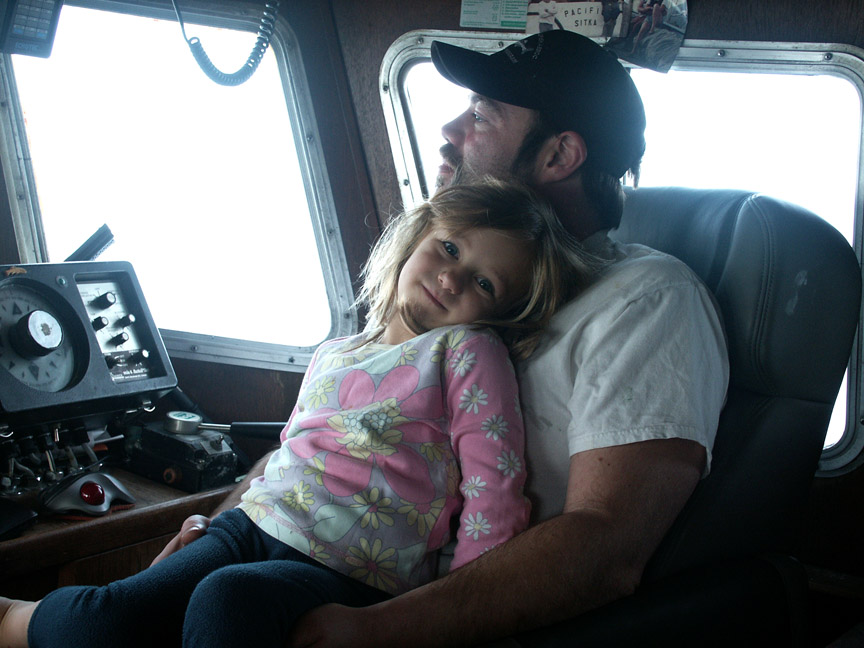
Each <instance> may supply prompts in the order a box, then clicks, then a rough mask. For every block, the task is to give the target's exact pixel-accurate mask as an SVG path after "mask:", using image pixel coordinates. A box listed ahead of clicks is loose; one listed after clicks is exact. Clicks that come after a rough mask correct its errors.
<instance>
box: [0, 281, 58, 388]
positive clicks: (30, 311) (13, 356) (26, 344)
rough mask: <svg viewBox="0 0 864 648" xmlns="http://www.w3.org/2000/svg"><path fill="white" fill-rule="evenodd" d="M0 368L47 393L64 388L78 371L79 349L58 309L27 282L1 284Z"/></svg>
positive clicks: (29, 385)
mask: <svg viewBox="0 0 864 648" xmlns="http://www.w3.org/2000/svg"><path fill="white" fill-rule="evenodd" d="M0 367H2V368H3V369H5V370H6V371H8V372H9V373H10V374H12V376H13V377H14V378H15V379H16V380H19V381H20V382H22V383H24V384H25V385H27V386H28V387H32V388H33V389H38V390H40V391H46V392H57V391H60V390H61V389H63V388H64V387H66V386H67V385H68V384H69V383H70V382H71V381H72V377H73V375H74V373H75V351H74V349H73V346H72V342H71V340H70V339H69V336H68V335H65V334H64V330H63V324H62V321H61V318H60V317H59V316H58V315H57V314H56V309H54V308H53V307H52V306H51V303H50V302H49V301H48V300H47V299H46V298H45V297H43V296H42V295H41V294H40V293H38V292H37V291H35V290H33V289H32V288H29V287H27V286H25V285H21V284H17V283H6V284H4V285H0Z"/></svg>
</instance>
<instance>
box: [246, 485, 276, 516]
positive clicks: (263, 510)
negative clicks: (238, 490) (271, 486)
mask: <svg viewBox="0 0 864 648" xmlns="http://www.w3.org/2000/svg"><path fill="white" fill-rule="evenodd" d="M271 499H272V497H271V493H270V491H269V490H267V489H266V488H262V487H260V486H253V487H252V488H250V489H249V490H248V491H246V492H245V493H243V496H242V497H241V502H240V505H239V508H241V509H243V511H244V512H245V513H246V515H248V516H249V517H250V518H251V520H252V521H253V522H254V523H255V524H258V522H260V521H261V520H263V519H264V518H265V517H267V516H268V515H269V514H270V506H268V504H269V503H270V501H271ZM265 502H266V503H265Z"/></svg>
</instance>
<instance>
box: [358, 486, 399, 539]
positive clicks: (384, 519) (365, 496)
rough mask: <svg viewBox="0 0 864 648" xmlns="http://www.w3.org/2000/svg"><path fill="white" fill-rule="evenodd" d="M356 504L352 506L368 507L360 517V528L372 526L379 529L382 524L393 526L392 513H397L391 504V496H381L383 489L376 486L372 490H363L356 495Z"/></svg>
mask: <svg viewBox="0 0 864 648" xmlns="http://www.w3.org/2000/svg"><path fill="white" fill-rule="evenodd" d="M354 502H355V503H354V504H351V508H363V507H366V512H365V513H364V514H363V516H362V517H361V518H360V528H361V529H365V528H366V527H367V526H371V527H372V528H373V529H378V528H379V527H380V526H381V525H382V524H383V525H385V526H393V517H392V515H391V514H392V513H395V512H396V511H395V509H393V508H392V507H391V506H390V504H392V503H393V500H391V499H390V498H389V497H381V491H380V490H379V489H378V487H377V486H376V487H375V488H373V489H372V490H369V491H363V492H362V493H358V494H357V495H355V496H354Z"/></svg>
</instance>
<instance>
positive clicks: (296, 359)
mask: <svg viewBox="0 0 864 648" xmlns="http://www.w3.org/2000/svg"><path fill="white" fill-rule="evenodd" d="M65 4H67V5H74V6H76V7H83V8H87V9H96V10H101V11H109V12H114V13H122V14H131V15H135V16H141V17H143V18H157V19H163V20H169V21H175V22H176V15H175V13H174V10H173V8H172V7H171V6H170V5H167V6H166V5H164V4H163V5H160V6H154V5H153V4H152V3H146V4H145V3H133V2H128V1H122V0H67V2H66V3H65ZM261 12H262V8H261V7H260V6H258V5H238V3H236V2H234V3H231V2H200V1H195V2H188V1H187V2H184V4H183V19H184V22H186V23H187V24H201V25H206V26H208V27H223V28H233V29H244V30H247V31H251V32H252V33H253V34H254V33H255V32H256V31H257V28H258V25H259V21H260V18H261ZM286 13H287V11H283V12H281V13H280V14H279V16H278V18H277V21H276V25H275V29H274V33H273V36H272V38H271V41H270V47H271V48H272V50H273V52H274V55H275V56H276V60H277V64H278V68H279V74H280V77H281V79H282V87H283V91H284V94H285V101H286V106H287V109H288V111H289V117H290V121H291V127H292V129H293V133H294V139H295V142H296V143H297V146H298V151H297V155H298V158H299V164H300V172H301V175H302V177H303V181H304V186H305V188H306V198H307V201H308V203H309V212H310V215H311V217H312V221H313V231H314V234H315V240H316V244H317V248H318V254H319V258H320V260H321V266H322V272H323V276H324V284H325V287H326V290H327V299H328V304H329V308H330V320H331V326H330V330H329V332H328V333H327V334H326V335H325V337H324V339H329V338H333V337H339V336H345V335H351V334H354V333H356V332H357V331H358V330H359V318H358V315H357V312H356V309H355V308H354V291H353V288H352V282H351V277H350V272H349V267H348V261H347V257H346V252H345V247H344V244H343V240H342V234H341V229H340V225H339V220H338V217H337V213H336V207H335V201H334V196H333V191H332V188H331V184H330V178H329V176H328V173H327V166H326V162H325V156H324V151H323V148H322V139H321V137H320V136H319V130H318V124H317V120H316V116H315V111H314V107H313V100H312V93H311V90H310V87H309V82H308V79H307V76H306V69H307V68H306V67H305V65H304V62H303V56H302V52H301V48H300V46H299V43H298V39H297V38H296V36H295V34H294V32H293V30H292V28H291V26H290V24H289V22H288V19H287V18H286ZM61 21H62V16H61ZM61 27H62V23H61ZM177 38H182V34H181V32H180V26H179V25H178V26H177ZM205 46H206V43H205ZM189 56H192V54H191V52H190V53H189ZM0 63H2V64H0V93H2V94H0V98H3V99H5V100H6V101H7V105H8V106H9V107H10V110H7V111H4V112H3V114H2V115H0V158H2V164H3V173H4V176H5V178H6V183H7V189H8V192H9V196H10V201H9V202H10V210H11V212H12V221H13V226H14V230H15V238H16V242H17V245H18V252H19V256H20V260H21V263H41V262H44V261H45V260H47V258H48V255H47V248H46V245H45V238H44V234H43V230H42V224H41V214H40V210H39V201H38V196H37V194H36V184H35V180H34V175H33V169H32V165H31V163H30V156H29V152H28V147H27V135H26V131H25V125H24V119H23V115H22V112H21V106H20V103H19V100H18V94H17V89H16V87H15V82H14V72H13V69H12V61H11V57H9V56H7V55H3V54H0ZM238 67H239V64H238ZM202 74H204V73H203V71H202ZM13 197H14V198H13ZM15 198H17V199H15ZM272 281H273V283H274V292H277V287H278V285H279V279H278V278H277V277H274V278H272ZM160 333H161V335H162V339H163V342H164V343H165V347H166V349H167V350H168V353H169V355H170V356H171V357H172V358H183V359H193V360H201V361H208V362H215V363H221V364H232V365H239V366H246V367H256V368H264V369H276V370H288V371H295V372H304V371H305V370H306V368H307V367H308V365H309V362H310V361H311V358H312V354H313V353H314V351H315V349H316V348H317V344H316V345H312V346H290V345H282V344H274V343H266V342H257V341H251V340H240V339H234V338H225V337H217V336H213V335H206V334H199V333H190V332H185V331H176V330H171V329H160Z"/></svg>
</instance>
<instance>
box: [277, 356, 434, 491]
mask: <svg viewBox="0 0 864 648" xmlns="http://www.w3.org/2000/svg"><path fill="white" fill-rule="evenodd" d="M419 376H420V372H419V371H418V370H417V369H416V368H415V367H413V366H411V365H405V366H402V367H395V368H394V369H392V370H390V371H389V372H388V373H387V374H386V375H385V376H384V377H383V378H382V379H381V382H380V383H379V384H378V385H377V387H376V385H375V381H374V380H373V378H372V376H371V375H369V374H368V373H367V372H365V371H363V370H360V369H356V370H353V371H350V372H349V373H348V374H347V375H346V376H345V377H344V378H343V379H342V382H341V384H340V385H339V389H338V394H337V397H336V398H335V399H334V400H336V401H337V402H336V403H334V406H336V407H338V409H328V408H322V409H320V410H318V411H316V412H314V413H311V414H310V415H308V416H306V417H302V418H300V419H299V420H298V421H297V424H296V426H297V427H298V428H299V429H298V432H297V434H296V435H294V436H293V437H292V438H290V439H288V440H287V442H286V443H287V445H288V447H289V448H290V450H291V452H293V453H294V454H296V455H297V456H298V457H302V458H304V459H307V460H308V459H311V458H312V457H319V458H321V460H322V461H323V462H324V466H325V469H326V470H325V473H324V474H323V476H322V479H323V482H324V487H325V488H326V489H327V490H328V491H329V492H330V493H332V494H333V495H336V496H353V495H354V494H355V493H356V492H357V491H356V489H350V487H349V486H346V484H348V485H350V484H357V483H361V484H368V483H369V478H370V476H371V474H372V469H373V467H375V466H377V468H378V469H379V470H380V471H381V472H382V474H383V476H384V479H385V480H386V481H387V483H388V484H389V485H390V486H391V487H392V488H393V490H394V491H395V492H396V493H397V494H398V495H399V496H400V497H402V498H404V499H406V500H408V501H412V502H428V501H430V500H431V499H432V498H433V497H434V495H435V486H434V484H433V483H432V478H431V475H430V472H429V464H428V462H427V460H426V459H425V458H424V457H423V456H422V455H421V454H420V453H419V452H418V451H417V450H416V449H415V448H414V447H411V446H410V445H408V444H412V443H417V442H423V441H428V427H427V425H426V423H425V422H426V421H427V420H429V419H438V418H440V417H442V416H443V415H444V410H443V404H442V402H441V388H440V386H438V385H434V386H430V387H423V388H419V389H418V383H419V379H420V378H419ZM377 394H381V395H382V398H379V397H376V395H377ZM304 428H311V429H314V430H316V434H314V435H305V434H303V429H304ZM397 449H398V452H397ZM322 453H323V454H322ZM391 457H392V460H391ZM391 461H392V462H393V463H391ZM316 465H317V462H316ZM391 466H395V468H393V467H391ZM334 475H347V476H349V477H350V478H348V479H344V480H343V479H337V478H334V477H333V476H334Z"/></svg>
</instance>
